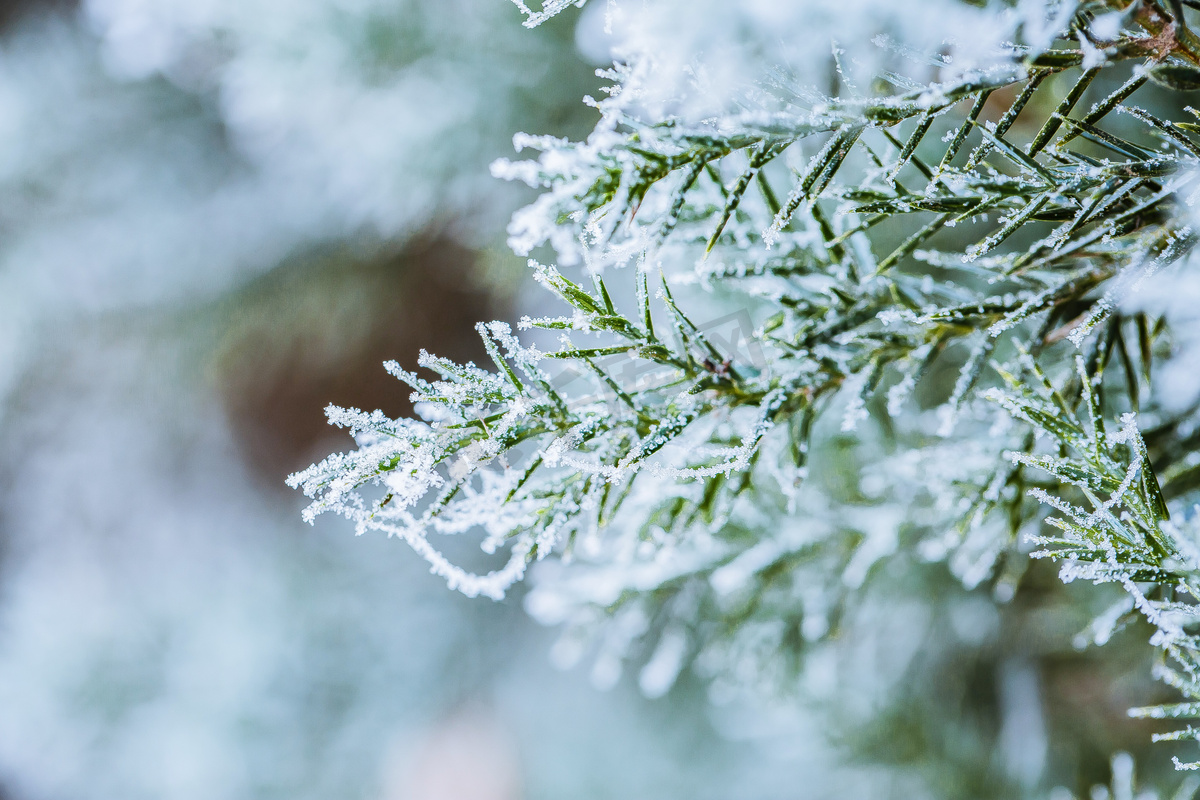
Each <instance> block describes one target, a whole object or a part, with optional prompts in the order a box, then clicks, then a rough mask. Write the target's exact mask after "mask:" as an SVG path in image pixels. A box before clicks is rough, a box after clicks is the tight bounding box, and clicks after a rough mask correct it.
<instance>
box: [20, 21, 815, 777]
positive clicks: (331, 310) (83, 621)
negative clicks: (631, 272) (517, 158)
mask: <svg viewBox="0 0 1200 800" xmlns="http://www.w3.org/2000/svg"><path fill="white" fill-rule="evenodd" d="M0 9H2V13H0V24H2V26H3V27H2V30H0V798H4V800H74V799H84V798H87V799H91V798H112V799H113V800H116V799H118V798H119V799H120V800H136V798H157V799H159V800H183V799H184V798H205V800H217V799H219V798H276V797H278V798H293V799H295V800H300V798H339V799H342V798H347V799H349V798H380V799H381V800H383V799H387V800H392V799H393V798H397V799H398V798H411V799H412V800H432V799H433V798H439V799H440V800H450V799H453V800H484V799H494V800H516V799H517V798H563V797H589V798H608V797H613V798H617V797H621V798H635V797H654V798H671V797H680V798H683V797H688V798H704V797H731V796H739V797H753V796H787V795H789V794H790V792H789V790H788V787H789V786H790V787H794V785H795V781H796V779H797V775H798V774H799V773H798V772H797V769H802V768H803V764H802V763H800V762H797V760H796V755H795V753H780V752H776V751H774V750H772V749H771V748H769V747H764V746H762V744H761V743H759V742H752V741H741V742H739V741H736V740H733V739H730V738H729V737H727V736H722V735H719V734H718V733H717V732H716V731H715V729H714V727H713V725H712V724H711V722H710V717H709V714H708V712H707V711H706V706H705V701H704V698H703V689H702V687H699V686H697V685H694V684H689V683H688V682H686V681H685V682H684V683H683V684H682V685H681V686H680V687H678V688H677V689H676V690H675V691H674V692H673V693H672V694H671V695H670V696H669V697H668V698H665V699H662V700H658V701H649V700H645V699H643V698H641V697H640V696H639V695H638V694H637V693H636V690H635V689H634V688H633V687H631V686H630V685H628V683H629V682H625V683H622V684H621V685H618V686H617V687H616V688H615V689H613V690H612V691H609V692H606V693H600V692H598V691H596V690H595V689H593V688H592V686H591V685H590V684H589V683H588V680H587V678H586V670H583V671H575V672H566V673H564V672H559V671H556V670H555V669H553V668H552V667H551V666H550V664H549V661H548V658H547V655H546V654H547V652H548V651H549V650H550V646H551V642H552V633H551V632H549V631H545V630H543V629H540V628H539V627H538V626H537V625H536V624H535V623H534V622H532V621H531V620H530V619H529V618H528V617H527V616H526V615H525V614H524V612H523V611H522V610H521V597H520V595H519V593H518V595H516V596H514V597H511V598H510V599H509V600H508V601H506V602H505V603H502V604H495V603H491V602H490V601H470V600H467V599H465V598H463V597H461V596H458V595H457V594H454V593H452V592H450V591H448V590H447V589H446V587H445V585H444V583H443V582H442V581H441V580H440V579H437V578H434V577H432V576H430V575H428V574H427V573H426V571H425V569H424V567H423V566H422V563H421V562H420V561H419V560H418V559H416V558H415V557H413V556H412V554H411V553H410V552H409V551H408V550H407V548H405V547H403V546H402V545H399V544H397V543H396V542H394V541H392V542H388V541H385V540H382V539H373V538H370V537H363V538H361V539H354V538H353V537H352V536H351V531H350V530H349V528H348V527H347V526H345V525H344V524H339V523H338V522H337V521H336V520H331V521H328V522H325V523H323V524H319V525H317V526H316V527H315V528H310V527H308V526H306V525H304V524H303V523H302V522H301V521H300V516H299V511H300V509H301V507H302V506H303V504H304V500H303V498H302V497H299V496H298V495H296V494H295V493H293V492H290V491H289V490H287V489H286V488H285V487H284V485H283V480H284V478H285V476H286V475H287V474H288V473H289V472H291V471H293V470H296V469H299V468H301V467H304V466H306V465H307V464H309V463H310V462H311V461H313V460H314V459H317V458H320V457H322V456H324V455H325V454H327V453H328V452H330V451H332V450H334V449H345V448H346V447H348V446H350V444H351V443H350V441H349V439H348V438H345V436H344V434H339V432H337V431H335V430H333V429H330V428H329V427H328V426H327V425H326V424H325V421H324V415H323V412H322V409H323V408H324V406H325V405H326V404H327V403H330V402H333V403H338V404H341V405H353V406H359V407H366V408H382V409H384V410H386V411H388V412H389V413H392V414H402V413H404V412H405V411H406V404H407V392H405V391H404V390H403V388H402V387H401V386H400V385H399V384H398V383H397V382H395V381H394V380H393V379H391V378H389V377H388V376H387V375H386V374H385V373H384V372H383V369H382V366H381V363H380V362H382V361H383V360H384V359H387V358H395V359H397V360H399V361H400V362H401V363H404V364H406V365H409V366H412V365H413V364H414V363H415V358H416V355H417V353H418V351H419V349H420V348H422V347H425V348H428V349H430V350H433V351H436V352H439V353H441V354H444V355H448V356H452V357H456V358H475V357H477V356H478V353H477V352H476V351H477V344H476V339H475V335H474V331H473V323H474V322H475V321H476V320H480V319H490V318H493V317H498V318H511V317H512V316H513V315H512V313H511V311H510V309H511V308H512V307H513V305H514V303H515V302H518V301H519V296H520V295H521V293H522V292H524V291H526V288H527V287H526V286H525V284H524V280H525V277H524V275H523V271H524V268H523V265H522V263H521V261H520V260H519V259H516V258H515V257H514V256H512V255H511V254H510V253H508V251H507V248H506V247H505V245H504V226H505V224H506V221H507V218H508V216H509V215H510V214H511V212H512V211H513V210H514V209H515V208H517V207H519V205H520V204H522V203H523V202H527V201H528V200H529V199H530V197H531V195H530V194H529V193H528V190H525V189H523V188H521V187H515V186H513V185H510V184H505V183H502V182H500V181H497V180H495V179H493V178H491V177H490V176H489V174H488V164H489V162H490V161H492V160H493V159H495V158H497V157H500V156H505V155H510V154H511V150H512V145H511V136H512V134H513V133H514V132H516V131H518V130H528V131H531V132H535V133H549V134H554V135H558V136H573V137H580V136H583V135H585V134H586V132H587V131H588V130H589V129H590V127H591V126H592V125H593V124H594V122H595V111H594V110H592V109H589V108H587V107H585V106H584V105H583V104H582V103H581V102H580V98H581V97H582V96H583V95H584V94H586V93H589V92H595V91H596V90H597V86H598V84H599V80H598V79H597V78H596V77H595V75H594V70H595V68H596V66H597V64H598V63H601V62H602V61H603V59H604V56H605V52H604V49H605V48H604V44H603V41H602V37H601V38H597V37H598V36H599V35H600V34H599V29H600V27H601V25H600V22H599V20H598V18H597V16H596V15H595V14H590V15H585V16H584V17H583V18H582V21H581V19H580V17H579V16H578V15H568V16H565V17H563V18H562V19H559V20H557V21H556V22H555V23H554V24H550V25H547V26H544V27H543V28H540V29H538V30H536V31H532V32H531V31H526V30H524V29H522V28H521V26H520V19H521V18H520V15H519V13H518V12H517V10H516V9H515V8H514V7H513V6H512V5H511V4H509V3H507V2H505V1H504V0H439V2H432V3H431V2H424V0H287V2H280V1H279V0H83V2H80V3H78V4H76V3H73V2H70V1H69V0H54V1H50V2H46V1H44V0H25V2H19V1H18V2H11V1H10V2H6V3H4V4H2V6H0ZM589 31H590V33H589ZM580 42H582V43H583V47H582V48H581V47H580V46H579V43H580ZM805 757H806V758H812V759H818V760H819V759H820V757H821V756H820V753H819V748H818V749H817V750H812V751H809V752H807V755H806V756H805Z"/></svg>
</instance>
